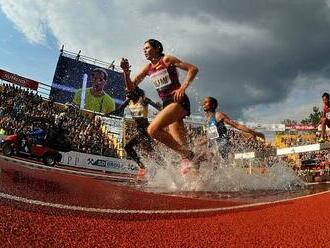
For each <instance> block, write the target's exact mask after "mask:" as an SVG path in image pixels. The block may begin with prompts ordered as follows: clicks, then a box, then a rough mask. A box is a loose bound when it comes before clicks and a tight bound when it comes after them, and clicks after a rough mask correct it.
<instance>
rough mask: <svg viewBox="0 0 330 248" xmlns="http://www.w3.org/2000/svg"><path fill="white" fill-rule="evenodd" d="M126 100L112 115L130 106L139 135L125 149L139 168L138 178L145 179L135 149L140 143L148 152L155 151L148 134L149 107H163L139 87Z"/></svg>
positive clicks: (129, 93)
mask: <svg viewBox="0 0 330 248" xmlns="http://www.w3.org/2000/svg"><path fill="white" fill-rule="evenodd" d="M126 98H127V99H126V101H125V102H124V103H123V104H122V105H121V106H120V107H119V108H118V109H116V110H115V111H114V112H111V113H110V114H118V113H120V112H121V111H122V110H124V109H125V108H126V107H127V106H128V108H129V110H130V112H131V115H132V118H133V119H134V121H135V123H136V125H137V132H138V133H137V134H136V135H134V136H133V137H132V138H131V139H130V140H129V141H128V142H127V143H126V145H125V147H124V149H125V151H126V153H127V154H128V155H129V156H130V157H131V158H132V159H133V160H134V161H135V162H136V163H137V165H138V166H139V171H138V177H143V176H144V175H145V166H144V164H143V163H142V162H141V159H140V157H139V156H138V154H137V153H136V151H135V150H134V147H135V146H137V145H138V144H140V143H143V144H144V145H145V149H146V150H147V151H153V148H152V139H151V137H150V136H149V134H148V132H147V128H148V126H149V121H148V105H151V106H153V107H154V108H156V109H157V110H161V107H160V106H159V105H157V103H155V102H153V101H152V100H150V99H149V98H147V97H145V93H144V91H143V90H142V89H140V88H139V87H136V88H135V89H134V90H133V91H128V92H127V94H126Z"/></svg>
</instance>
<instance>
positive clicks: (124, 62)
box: [120, 58, 131, 72]
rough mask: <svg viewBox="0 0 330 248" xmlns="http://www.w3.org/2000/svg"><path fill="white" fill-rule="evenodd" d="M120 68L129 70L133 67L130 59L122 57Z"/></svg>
mask: <svg viewBox="0 0 330 248" xmlns="http://www.w3.org/2000/svg"><path fill="white" fill-rule="evenodd" d="M120 68H121V69H122V70H123V71H124V72H129V71H130V69H131V66H130V64H129V62H128V59H126V58H122V59H121V61H120Z"/></svg>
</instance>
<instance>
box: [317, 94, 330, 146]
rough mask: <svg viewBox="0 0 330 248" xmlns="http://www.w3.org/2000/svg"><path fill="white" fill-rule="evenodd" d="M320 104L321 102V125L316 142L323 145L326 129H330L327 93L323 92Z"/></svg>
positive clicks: (329, 108)
mask: <svg viewBox="0 0 330 248" xmlns="http://www.w3.org/2000/svg"><path fill="white" fill-rule="evenodd" d="M322 102H323V108H322V115H321V119H320V123H319V124H321V137H320V139H319V140H318V142H320V143H323V142H325V141H326V135H325V134H326V133H325V130H326V127H328V128H330V100H329V93H327V92H324V93H323V95H322Z"/></svg>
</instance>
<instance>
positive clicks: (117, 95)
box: [50, 55, 125, 114]
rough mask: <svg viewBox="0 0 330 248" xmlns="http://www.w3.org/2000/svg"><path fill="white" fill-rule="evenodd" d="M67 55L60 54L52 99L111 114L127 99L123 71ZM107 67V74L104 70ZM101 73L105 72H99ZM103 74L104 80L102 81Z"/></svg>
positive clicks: (51, 93) (52, 89)
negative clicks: (102, 66) (101, 66)
mask: <svg viewBox="0 0 330 248" xmlns="http://www.w3.org/2000/svg"><path fill="white" fill-rule="evenodd" d="M96 68H100V67H98V66H96V65H93V64H89V63H86V62H83V61H79V60H77V59H73V58H69V57H66V56H63V55H60V56H59V59H58V62H57V66H56V70H55V74H54V79H53V83H52V87H51V91H50V98H52V99H53V100H54V101H55V102H60V103H68V102H69V103H73V104H75V105H77V106H79V107H80V108H81V109H86V110H90V111H92V112H97V113H103V114H108V113H111V111H113V110H114V109H115V108H116V107H118V106H119V105H120V104H121V103H122V102H123V101H124V100H125V84H124V79H123V75H122V74H121V73H119V72H116V71H113V70H110V69H105V68H101V70H95V69H96ZM102 70H105V71H106V73H107V78H104V77H105V74H104V73H102ZM99 74H101V75H102V76H101V75H99ZM100 77H101V80H102V79H105V80H104V81H99V80H100Z"/></svg>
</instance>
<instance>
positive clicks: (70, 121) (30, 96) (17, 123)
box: [0, 84, 118, 157]
mask: <svg viewBox="0 0 330 248" xmlns="http://www.w3.org/2000/svg"><path fill="white" fill-rule="evenodd" d="M0 92H1V94H0V129H3V130H5V133H6V135H10V134H14V133H17V132H19V131H23V132H28V131H32V130H33V129H35V128H37V126H36V125H38V124H36V123H33V122H32V123H31V122H30V121H29V120H30V119H31V117H41V118H45V119H49V120H52V119H55V116H56V115H59V114H60V113H62V112H63V111H65V112H66V119H65V121H64V123H63V125H64V127H65V128H66V129H67V130H68V131H69V139H70V141H71V143H72V149H73V150H74V151H79V152H85V153H93V154H98V155H105V156H112V157H117V156H118V152H117V150H115V145H114V142H113V140H111V139H110V137H109V135H104V134H103V133H102V130H101V122H100V121H99V119H97V118H95V115H91V114H88V113H84V112H82V111H80V110H78V109H75V108H72V107H65V106H64V105H60V104H56V103H54V102H53V101H52V100H49V101H48V100H44V99H43V98H42V97H41V96H39V95H37V94H36V93H34V92H33V91H30V90H27V89H22V88H20V87H18V86H12V85H9V84H5V85H1V87H0Z"/></svg>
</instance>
